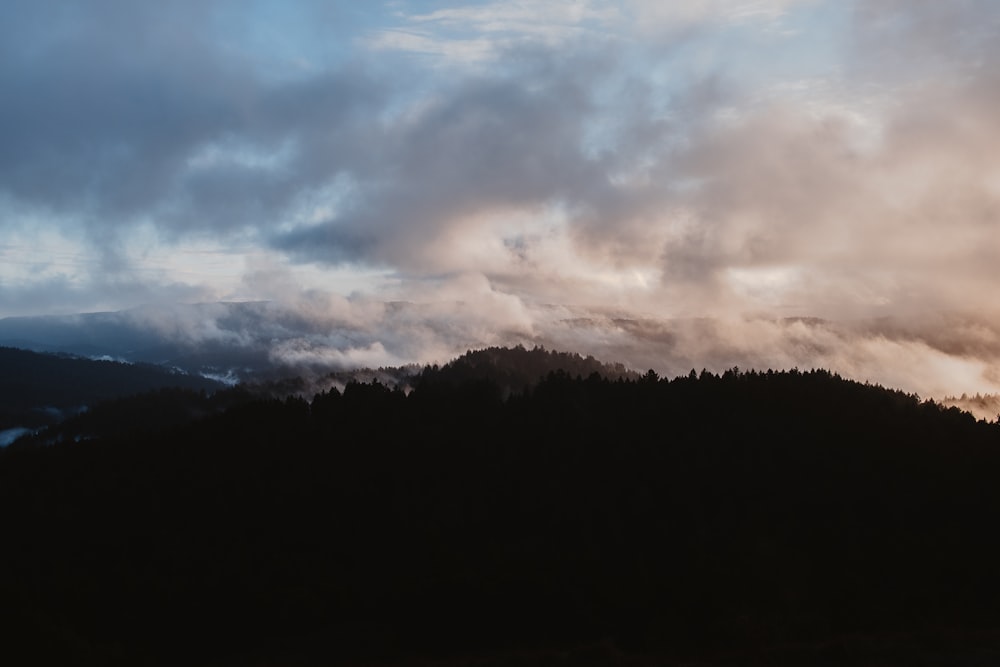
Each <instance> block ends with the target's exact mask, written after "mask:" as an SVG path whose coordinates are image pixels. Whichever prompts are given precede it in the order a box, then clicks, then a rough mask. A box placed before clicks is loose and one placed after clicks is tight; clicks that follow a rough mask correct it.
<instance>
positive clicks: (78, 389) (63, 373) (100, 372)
mask: <svg viewBox="0 0 1000 667" xmlns="http://www.w3.org/2000/svg"><path fill="white" fill-rule="evenodd" d="M221 386H222V385H221V384H220V383H218V382H215V381H213V380H208V379H206V378H202V377H198V376H191V375H186V374H183V373H173V372H171V371H169V370H168V369H165V368H163V367H159V366H153V365H150V364H125V363H119V362H115V361H95V360H92V359H84V358H81V357H73V356H66V355H55V354H43V353H38V352H30V351H28V350H20V349H16V348H10V347H0V431H2V430H3V429H5V428H11V427H14V426H28V427H34V426H40V425H43V424H46V423H51V422H52V421H53V420H54V419H56V418H57V416H58V414H59V412H60V411H64V410H72V409H78V408H80V407H84V406H89V405H93V404H94V403H96V402H98V401H102V400H107V399H111V398H116V397H120V396H128V395H131V394H136V393H139V392H146V391H150V390H153V389H159V388H162V387H179V388H184V389H193V390H213V389H218V388H219V387H221Z"/></svg>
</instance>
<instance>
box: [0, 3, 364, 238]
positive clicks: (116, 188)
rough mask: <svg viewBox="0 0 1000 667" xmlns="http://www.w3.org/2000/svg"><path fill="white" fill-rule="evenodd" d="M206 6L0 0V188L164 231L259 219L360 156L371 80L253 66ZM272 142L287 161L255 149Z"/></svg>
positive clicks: (91, 220)
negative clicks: (270, 159) (0, 97)
mask: <svg viewBox="0 0 1000 667" xmlns="http://www.w3.org/2000/svg"><path fill="white" fill-rule="evenodd" d="M213 6H214V7H219V6H221V5H218V4H216V5H211V4H210V3H195V2H190V3H188V2H178V3H155V4H150V3H133V2H89V3H63V4H60V5H57V6H56V5H52V4H51V3H47V4H45V5H39V3H34V4H31V3H28V4H21V3H14V4H10V3H6V4H5V5H4V7H3V9H0V12H2V15H0V25H3V26H6V27H5V28H0V31H2V34H0V43H2V44H3V45H4V46H0V49H2V51H0V53H2V55H3V58H2V59H0V89H2V90H3V91H4V100H5V102H4V104H3V105H2V106H0V143H2V145H3V146H4V151H3V152H2V154H0V187H2V189H3V190H5V191H6V192H8V193H9V194H10V195H12V196H14V197H16V198H17V199H19V200H21V201H23V202H25V203H29V204H35V205H38V206H41V207H44V208H46V209H49V210H52V211H53V212H55V213H57V214H67V213H70V214H72V215H73V216H83V217H85V218H86V219H87V222H88V225H90V226H91V228H95V227H102V226H107V227H115V226H119V225H122V226H124V225H128V224H130V223H132V222H134V221H135V220H136V219H137V218H142V217H150V216H151V217H153V218H154V220H156V221H157V222H159V223H161V224H162V225H163V226H162V231H163V232H165V233H166V234H167V235H168V236H169V235H170V234H172V233H175V232H177V231H182V230H185V229H188V230H192V229H199V230H205V229H206V228H207V229H208V230H217V231H223V230H226V229H231V228H237V227H250V228H253V227H256V226H258V225H261V224H265V223H269V222H272V221H274V220H275V219H276V218H279V217H280V216H281V215H282V214H283V213H284V211H285V210H286V209H287V207H288V206H289V204H290V203H291V202H292V200H293V199H294V198H295V197H296V195H297V194H298V193H299V191H300V190H301V189H303V188H308V187H310V186H311V185H313V184H315V182H316V181H317V179H325V178H327V177H328V176H329V175H330V174H331V172H335V171H336V170H337V168H338V167H339V166H340V163H342V162H343V161H344V160H345V155H346V156H348V157H347V159H348V160H349V161H350V159H351V158H356V157H358V156H359V155H361V149H360V148H359V147H358V145H357V141H358V140H361V139H362V137H363V136H364V132H361V133H357V132H354V128H353V126H352V122H353V120H354V119H352V118H351V114H352V113H354V112H355V111H356V110H357V109H358V108H359V106H360V107H362V112H361V114H360V115H362V116H363V115H368V114H369V112H370V111H371V109H370V108H368V107H365V105H367V104H370V103H371V102H372V101H373V99H375V98H374V97H373V95H374V93H372V92H371V91H373V90H374V88H375V86H374V85H373V84H372V83H371V81H368V80H367V79H366V78H365V75H363V74H360V73H350V74H348V73H344V72H339V73H338V72H333V73H322V74H318V75H315V76H313V77H312V78H310V79H308V80H306V81H278V82H269V81H266V80H264V79H263V78H262V76H261V75H260V74H259V73H258V72H257V71H256V68H255V67H254V63H253V62H252V60H251V58H250V57H249V55H247V54H241V53H240V52H239V51H236V50H234V49H231V48H227V47H226V46H225V42H224V41H221V40H220V35H219V33H218V31H219V26H218V22H219V21H220V20H221V18H220V16H219V15H217V14H215V13H213V12H212V11H211V8H212V7H213ZM28 26H30V27H28ZM23 32H28V33H29V34H32V35H34V36H36V37H37V41H34V42H28V41H26V40H25V39H23V37H22V36H21V33H23ZM372 115H373V114H372ZM358 135H361V136H358ZM283 149H284V150H285V151H286V154H287V156H286V158H285V161H286V162H287V163H288V164H267V163H266V161H263V162H264V163H263V164H262V163H261V162H262V160H261V159H260V158H261V156H264V157H266V156H272V155H274V154H279V155H280V154H281V151H282V150H283ZM213 151H214V152H215V153H221V155H222V157H221V158H219V159H216V160H213V159H212V157H213V155H212V154H213ZM233 156H235V158H234V157H233Z"/></svg>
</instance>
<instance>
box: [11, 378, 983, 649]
mask: <svg viewBox="0 0 1000 667" xmlns="http://www.w3.org/2000/svg"><path fill="white" fill-rule="evenodd" d="M502 394H503V391H502V388H501V387H500V386H499V385H498V384H497V383H496V382H494V381H492V380H489V379H470V380H465V381H460V382H449V381H442V380H440V378H430V379H426V380H425V381H424V382H419V383H418V384H417V386H415V387H414V388H413V390H412V391H410V392H409V393H408V394H407V393H404V392H403V391H402V390H393V389H390V388H388V387H386V386H384V385H381V384H377V383H375V384H350V385H348V386H347V388H346V389H345V390H344V391H343V392H338V391H335V390H334V391H331V392H328V393H323V394H321V395H317V396H316V397H315V398H314V400H312V401H311V402H306V401H303V400H297V399H289V400H286V401H277V400H268V401H248V402H244V403H242V404H241V405H238V406H236V407H234V408H232V409H231V410H229V411H227V412H225V413H223V414H221V415H216V416H213V417H210V418H208V419H206V420H203V421H200V422H197V423H193V424H189V425H187V426H184V427H178V428H175V429H168V430H163V431H160V432H145V433H141V432H140V433H136V434H133V435H129V436H119V437H115V438H105V439H102V440H95V441H88V442H80V443H76V444H71V443H66V444H61V445H56V446H52V447H44V448H22V449H17V450H5V451H2V452H0V507H2V508H3V515H4V524H3V526H4V528H3V530H4V537H5V542H4V543H5V546H4V547H3V548H2V549H0V614H2V618H0V633H4V634H6V635H7V637H4V638H3V639H4V641H3V643H2V644H0V646H2V647H3V649H2V650H3V651H4V652H5V653H6V655H8V656H14V657H15V658H16V659H15V660H14V661H13V662H12V663H11V664H27V663H30V662H32V661H34V662H37V663H41V664H55V663H60V664H95V665H96V664H101V665H104V664H129V665H131V664H157V665H158V664H185V665H190V664H204V665H208V664H221V665H229V664H234V665H235V664H261V665H271V664H280V665H327V664H343V663H345V662H348V663H356V664H369V663H368V661H371V660H381V661H386V662H390V663H404V664H410V663H414V662H416V661H418V660H424V659H426V660H430V659H432V658H433V659H440V660H447V661H449V662H448V664H457V663H460V662H473V663H476V664H508V663H510V664H575V663H579V662H581V661H584V662H585V661H589V663H590V664H677V663H680V662H682V661H687V662H699V663H707V664H809V665H813V664H845V663H846V664H898V663H900V662H905V663H907V664H921V660H924V659H925V658H926V656H927V655H931V654H933V655H938V654H940V653H941V652H945V653H947V652H949V651H955V650H960V651H971V650H973V649H971V648H969V646H968V645H966V644H968V642H970V641H972V640H973V639H974V640H975V641H976V642H979V644H976V646H975V649H974V654H969V655H973V658H974V659H977V660H978V659H983V660H986V662H983V663H981V664H989V660H991V659H993V658H995V657H996V656H997V655H1000V654H997V653H994V652H993V651H994V650H995V649H996V648H997V646H995V645H994V644H993V643H991V642H992V639H991V638H994V637H995V636H996V630H997V628H1000V568H997V566H996V564H997V562H1000V560H998V559H1000V538H998V536H997V535H996V532H995V526H994V523H995V519H996V517H997V516H998V515H1000V491H998V489H997V484H996V480H997V479H998V478H1000V426H998V425H997V424H987V423H985V422H977V421H976V420H974V419H973V418H972V417H971V416H969V415H968V414H966V413H962V412H960V411H958V410H954V409H948V410H946V409H943V408H941V407H940V406H937V405H934V404H932V403H921V402H919V401H918V400H917V399H916V398H915V397H912V396H908V395H905V394H902V393H899V392H893V391H888V390H885V389H882V388H879V387H872V386H867V385H861V384H858V383H855V382H850V381H846V380H843V379H841V378H839V377H837V376H835V375H831V374H829V373H826V372H822V371H815V372H808V373H800V372H785V373H772V372H768V373H741V372H738V371H735V370H734V371H730V372H727V373H725V374H723V375H722V376H715V375H712V374H708V373H702V374H701V375H700V376H694V375H693V374H692V376H691V377H686V378H678V379H675V380H671V381H667V380H660V379H658V378H657V377H655V375H653V374H652V373H650V374H647V375H646V376H644V377H643V378H641V379H638V380H617V381H613V380H609V379H606V378H602V377H600V376H599V375H597V374H594V375H592V376H590V377H587V378H582V377H572V376H570V375H569V374H566V373H559V372H553V373H550V374H549V375H548V376H547V377H546V379H544V380H543V381H541V382H540V383H538V384H537V385H536V386H534V387H533V388H530V389H529V390H528V391H527V392H525V393H521V394H514V395H512V396H510V397H509V398H507V399H503V397H502ZM859 647H860V648H859ZM948 655H951V654H950V653H949V654H948ZM984 656H985V657H984ZM973 658H970V660H971V659H973ZM880 661H881V662H880ZM923 664H931V663H929V662H928V663H923ZM934 664H937V663H934ZM943 664H956V661H954V660H952V661H950V662H949V661H946V662H945V663H943ZM967 664H973V663H972V662H968V661H967ZM977 664H978V663H977Z"/></svg>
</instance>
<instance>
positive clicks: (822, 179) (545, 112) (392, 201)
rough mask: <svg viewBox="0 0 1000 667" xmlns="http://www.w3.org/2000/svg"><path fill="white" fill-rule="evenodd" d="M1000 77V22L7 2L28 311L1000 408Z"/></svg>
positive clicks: (845, 12)
mask: <svg viewBox="0 0 1000 667" xmlns="http://www.w3.org/2000/svg"><path fill="white" fill-rule="evenodd" d="M996 63H1000V3H997V2H995V0H949V1H948V2H941V1H940V0H686V1H685V2H663V1H658V0H619V1H617V2H613V1H611V0H538V1H534V2H518V1H513V0H509V1H508V0H486V1H480V2H462V3H459V2H445V1H441V2H437V1H408V0H398V1H391V2H374V1H372V2H364V3H361V2H347V1H344V2H337V1H325V2H319V1H311V0H299V1H296V2H289V1H287V0H284V1H279V0H274V1H270V0H218V1H207V0H175V1H173V2H143V1H137V0H46V1H44V2H39V1H38V0H5V1H4V2H3V3H0V95H2V97H0V102H2V103H0V146H2V150H0V317H11V316H25V315H62V314H70V313H81V312H94V311H119V310H126V309H135V308H137V307H140V306H141V307H142V308H141V312H142V313H153V312H160V313H166V315H162V314H161V315H158V316H157V319H156V321H157V322H162V319H163V317H168V318H169V317H173V315H171V313H175V314H176V313H179V312H181V310H183V309H182V308H180V307H179V304H181V305H183V304H196V303H216V302H246V301H249V302H260V303H266V304H267V306H266V308H265V309H264V310H263V311H262V313H263V314H264V315H272V316H274V317H275V318H276V319H278V320H280V321H281V322H285V323H288V322H290V321H292V320H295V321H298V322H300V323H302V326H300V327H299V330H294V329H295V327H294V326H291V325H287V326H285V325H283V327H284V328H283V331H284V333H283V334H282V335H280V336H275V337H274V338H273V340H274V342H275V350H276V351H275V354H276V355H278V356H281V355H286V356H288V355H290V356H291V357H296V355H298V356H299V357H301V356H303V355H304V356H305V357H310V355H312V357H315V358H317V359H324V358H325V359H331V360H334V361H336V360H340V361H339V362H338V363H348V362H349V361H350V362H353V361H356V360H359V359H360V360H363V361H364V362H365V363H369V364H379V363H386V364H389V363H406V362H426V361H445V360H447V358H448V357H449V356H451V355H453V354H455V353H459V352H461V351H463V349H464V348H467V347H471V346H480V345H490V344H511V343H515V342H522V343H542V344H545V345H546V346H550V347H555V348H557V349H569V350H572V351H580V352H581V353H592V354H596V355H599V356H601V357H603V358H606V359H608V360H615V361H623V362H625V363H628V364H630V365H632V366H633V367H637V368H640V369H642V368H647V367H650V368H656V369H657V370H659V371H661V372H664V373H668V374H670V373H681V372H686V371H687V370H688V369H689V368H692V367H696V368H702V367H709V368H710V369H713V368H714V369H724V368H728V367H731V366H733V365H738V366H740V367H744V368H747V367H793V366H797V367H800V368H807V367H817V366H826V367H832V368H833V369H834V370H837V371H840V372H843V373H844V374H846V375H848V376H851V377H855V378H857V379H861V380H871V381H875V382H880V383H883V384H888V385H891V386H895V387H899V388H903V389H905V390H908V391H914V392H918V393H923V394H925V395H945V394H948V393H959V392H962V391H968V392H970V393H971V392H976V391H982V392H997V391H1000V300H998V297H997V286H998V285H1000V235H998V233H997V232H998V231H1000V123H998V122H997V119H998V118H1000V67H997V66H996ZM401 304H405V305H406V307H405V308H402V307H401ZM262 308H264V307H263V306H262ZM157 309H160V310H159V311H157ZM198 312H200V313H204V312H206V311H204V310H200V311H198ZM177 318H178V319H177V320H176V322H175V327H174V328H175V329H178V330H179V329H182V328H183V327H184V326H185V323H186V322H187V320H185V319H184V318H190V314H188V315H185V316H183V317H181V316H179V315H178V316H177ZM296 318H297V319H296ZM151 326H152V325H151ZM198 326H199V327H200V328H199V329H198V331H200V332H202V334H204V332H205V331H212V330H213V328H212V327H211V326H209V327H206V326H205V325H204V323H199V325H198ZM215 329H218V327H215ZM343 331H350V332H352V334H351V335H350V336H344V335H341V334H342V332H343ZM202 334H199V335H202ZM269 335H271V334H269ZM296 358H298V357H296Z"/></svg>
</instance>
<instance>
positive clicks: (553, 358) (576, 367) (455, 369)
mask: <svg viewBox="0 0 1000 667" xmlns="http://www.w3.org/2000/svg"><path fill="white" fill-rule="evenodd" d="M556 371H558V372H561V373H565V374H566V375H569V376H570V377H577V376H579V377H584V378H585V377H588V376H589V375H591V374H593V373H597V374H598V375H600V376H602V377H605V378H608V379H611V380H618V379H633V380H634V379H637V378H638V377H639V375H638V373H636V372H635V371H632V370H629V369H628V368H626V367H625V366H624V365H622V364H620V363H604V362H601V361H598V360H597V359H595V358H594V357H591V356H587V357H581V356H580V355H579V354H575V353H571V352H557V351H554V350H546V349H545V348H543V347H534V348H532V349H530V350H528V349H525V348H524V347H523V346H521V345H518V346H516V347H513V348H507V347H489V348H485V349H481V350H470V351H469V352H466V353H465V354H463V355H462V356H460V357H458V358H457V359H455V360H453V361H450V362H448V363H447V364H445V365H443V366H441V367H438V366H431V367H427V368H425V369H424V370H423V372H422V373H421V375H420V377H421V379H422V380H423V381H425V382H450V383H462V382H467V381H470V380H489V381H491V382H493V383H495V384H496V385H497V386H498V387H499V388H500V389H501V391H502V392H504V393H505V394H507V393H510V392H512V391H513V392H520V391H522V390H524V389H525V388H529V387H533V386H534V385H536V384H538V382H539V381H540V380H542V379H543V378H545V376H546V375H548V374H549V373H552V372H556Z"/></svg>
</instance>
